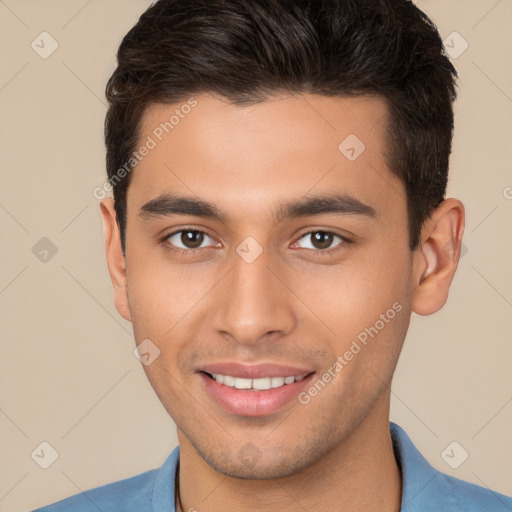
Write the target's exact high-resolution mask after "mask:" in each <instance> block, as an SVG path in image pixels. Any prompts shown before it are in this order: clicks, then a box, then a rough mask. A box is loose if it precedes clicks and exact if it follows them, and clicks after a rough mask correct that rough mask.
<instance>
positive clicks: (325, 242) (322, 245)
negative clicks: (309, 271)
mask: <svg viewBox="0 0 512 512" xmlns="http://www.w3.org/2000/svg"><path fill="white" fill-rule="evenodd" d="M308 238H309V240H310V242H309V243H306V245H305V246H301V247H302V248H304V249H312V250H313V251H317V252H329V251H328V249H332V248H333V247H332V244H333V242H334V241H335V240H336V239H338V240H339V243H337V244H336V245H335V246H334V248H337V247H338V246H340V245H348V244H350V243H351V241H350V240H349V239H348V238H345V237H343V236H341V235H337V234H336V233H332V232H331V231H322V230H317V231H310V232H309V233H305V234H304V235H302V236H301V237H300V238H299V241H297V242H296V243H297V244H298V243H299V242H300V240H308Z"/></svg>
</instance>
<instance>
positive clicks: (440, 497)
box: [390, 422, 512, 512]
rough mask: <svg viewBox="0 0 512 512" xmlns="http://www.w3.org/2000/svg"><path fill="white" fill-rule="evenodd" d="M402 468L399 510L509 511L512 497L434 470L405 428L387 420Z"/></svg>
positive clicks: (403, 511)
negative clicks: (400, 504) (400, 506)
mask: <svg viewBox="0 0 512 512" xmlns="http://www.w3.org/2000/svg"><path fill="white" fill-rule="evenodd" d="M390 432H391V438H392V441H393V449H394V452H395V457H396V459H397V462H398V463H399V465H400V469H401V471H402V485H403V489H402V508H401V512H454V511H459V510H460V511H464V512H512V498H511V497H508V496H505V495H504V494H501V493H498V492H496V491H493V490H492V489H488V488H487V487H483V486H480V485H476V484H473V483H470V482H466V481H465V480H461V479H459V478H456V477H453V476H450V475H447V474H445V473H443V472H441V471H439V470H437V469H435V468H434V467H433V466H432V465H431V464H430V463H429V462H428V461H427V460H426V459H425V457H424V456H423V455H422V454H421V453H420V452H419V451H418V449H417V448H416V446H415V445H414V444H413V442H412V441H411V439H410V438H409V436H408V435H407V433H406V432H405V430H403V429H402V428H401V427H400V426H398V425H397V424H395V423H393V422H390Z"/></svg>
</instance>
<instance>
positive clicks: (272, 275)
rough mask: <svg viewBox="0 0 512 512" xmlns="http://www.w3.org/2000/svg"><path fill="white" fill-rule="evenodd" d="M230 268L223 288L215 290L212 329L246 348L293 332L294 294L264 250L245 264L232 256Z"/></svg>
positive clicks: (240, 258) (239, 258)
mask: <svg viewBox="0 0 512 512" xmlns="http://www.w3.org/2000/svg"><path fill="white" fill-rule="evenodd" d="M233 259H234V261H233V267H232V269H231V271H230V272H229V273H228V275H227V276H226V278H225V279H223V280H222V286H219V287H216V288H217V291H216V297H215V299H214V301H213V302H214V304H215V306H214V308H215V310H214V313H213V326H214V328H215V329H216V331H217V332H219V333H222V334H224V335H226V334H227V335H230V336H231V337H232V338H234V339H236V340H237V341H238V343H241V344H245V345H249V344H255V343H258V341H261V340H262V338H264V337H266V336H268V335H269V334H271V333H272V334H273V335H275V336H277V335H278V334H277V333H279V335H286V334H289V333H290V332H292V330H293V329H294V326H295V316H294V313H293V310H292V307H293V297H294V296H293V293H292V292H291V290H290V289H289V288H288V286H287V283H286V278H285V276H284V275H283V274H282V272H280V271H279V266H277V265H273V264H272V262H271V261H270V258H269V257H268V256H267V253H266V251H265V250H264V251H263V252H262V254H261V255H260V256H259V257H258V258H257V259H256V260H255V261H253V262H251V263H248V262H247V261H245V260H244V259H243V258H242V257H240V256H238V254H236V253H235V255H234V258H233Z"/></svg>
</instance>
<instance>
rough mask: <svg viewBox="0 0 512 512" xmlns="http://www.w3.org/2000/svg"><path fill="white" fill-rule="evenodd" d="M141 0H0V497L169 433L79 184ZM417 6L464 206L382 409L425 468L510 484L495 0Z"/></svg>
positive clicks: (508, 305)
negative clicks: (435, 44) (457, 255)
mask: <svg viewBox="0 0 512 512" xmlns="http://www.w3.org/2000/svg"><path fill="white" fill-rule="evenodd" d="M148 5H149V2H148V1H143V0H138V1H134V0H131V1H127V0H122V1H121V0H110V1H101V2H100V1H99V0H92V1H91V0H89V1H87V0H83V1H70V0H68V1H46V0H44V1H42V0H39V1H22V0H20V1H14V0H4V1H1V0H0V38H1V40H0V48H1V50H0V51H1V62H2V66H1V70H0V108H1V120H0V144H1V146H0V150H1V166H2V171H3V172H2V176H1V188H0V226H1V233H0V236H1V240H2V245H1V247H2V249H3V250H2V259H1V273H0V307H1V340H2V357H1V360H0V372H1V373H0V385H1V387H0V393H1V394H0V428H1V433H2V434H1V459H0V460H1V461H2V467H1V473H0V510H1V511H11V512H17V511H25V510H30V509H32V508H35V507H36V506H40V505H43V504H47V503H50V502H53V501H56V500H58V499H61V498H63V497H65V496H68V495H71V494H74V493H77V492H79V491H80V490H85V489H88V488H91V487H94V486H98V485H100V484H104V483H107V482H112V481H115V480H119V479H121V478H125V477H128V476H131V475H134V474H137V473H140V472H142V471H145V470H147V469H150V468H153V467H157V466H160V465H161V464H162V462H163V460H164V459H165V457H166V456H167V455H168V453H169V452H170V450H171V449H172V448H173V447H174V446H175V445H176V444H177V440H176V435H175V427H174V424H173V422H172V420H171V419H170V418H169V417H168V416H167V414H166V412H165V411H164V409H163V407H162V406H161V405H160V402H159V401H158V399H157V398H156V396H155V395H154V393H153V391H152V389H151V388H150V386H149V384H148V383H147V381H146V378H145V376H144V373H143V371H142V369H141V367H140V363H139V362H138V361H137V360H136V359H135V357H134V356H133V353H132V351H133V348H134V340H133V337H132V331H131V326H130V324H129V323H127V322H126V321H124V320H123V319H122V318H121V317H120V316H119V315H118V314H117V312H116V310H115V308H114V305H113V300H112V299H113V294H112V289H111V284H110V279H109V276H108V272H107V267H106V263H105V257H104V252H103V239H102V236H103V230H102V224H101V218H100V212H99V207H98V201H97V200H96V199H95V198H94V197H93V194H92V191H93V189H94V188H95V187H97V186H101V184H102V183H103V181H104V148H103V139H102V136H103V132H102V129H103V120H104V115H105V110H106V105H105V101H104V87H105V83H106V80H107V78H108V76H109V75H110V73H111V72H112V71H113V69H114V64H115V61H114V52H115V51H116V50H117V46H118V44H119V43H120V40H121V38H122V36H123V35H124V34H125V32H126V31H127V30H128V29H129V28H130V27H131V26H132V25H133V24H134V23H135V21H136V19H137V17H138V16H139V15H140V14H141V13H142V12H143V11H144V10H145V8H146V7H147V6H148ZM418 5H419V6H420V8H422V9H424V10H425V11H426V12H427V14H429V15H430V16H431V17H432V18H433V19H434V21H435V22H436V23H437V25H438V28H439V31H440V33H441V36H442V37H443V39H444V38H447V37H448V36H449V35H450V34H452V32H454V31H456V32H458V33H459V34H460V35H461V36H462V37H463V38H464V40H466V41H467V42H468V44H469V47H468V48H467V50H466V51H465V52H464V53H462V54H461V55H460V56H458V57H457V58H456V59H453V60H454V63H455V65H456V67H457V69H458V71H459V73H460V82H459V85H460V90H459V100H458V103H457V106H456V135H455V140H454V152H453V155H452V160H451V180H450V185H449V196H454V197H458V198H460V199H461V200H462V201H463V202H464V204H465V205H466V208H467V227H466V234H465V239H464V243H465V245H466V246H467V253H466V254H465V255H464V256H463V258H462V260H461V263H460V267H459V271H458V274H457V275H456V278H455V281H454V284H453V286H452V291H451V295H450V298H449V301H448V303H447V305H446V306H445V308H444V309H443V310H442V311H441V312H439V313H438V314H436V315H434V316H432V317H419V316H414V317H413V319H412V325H411V328H410V331H409V334H408V336H407V340H406V344H405V348H404V351H403V353H402V356H401V359H400V361H399V365H398V369H397V373H396V375H395V379H394V383H393V395H392V414H391V419H392V420H394V421H396V422H398V423H399V424H400V425H402V426H403V427H404V428H405V429H406V431H407V432H408V433H409V435H410V437H411V438H412V439H413V441H414V442H415V443H416V445H417V447H418V448H419V449H420V451H421V452H422V453H423V454H424V455H425V456H426V458H427V459H428V460H429V461H430V462H431V464H432V465H434V466H435V467H436V468H439V469H440V470H442V471H445V472H446V473H449V474H452V475H456V476H458V477H460V478H463V479H466V480H469V481H471V482H475V483H477V484H480V485H485V486H489V487H491V488H493V489H495V490H498V491H500V492H502V493H505V494H509V495H510V494H512V428H511V427H512V371H511V362H512V343H511V338H512V335H511V332H512V267H511V264H510V262H511V261H512V236H511V233H512V229H511V227H512V226H511V224H512V223H511V219H512V199H510V197H512V188H510V187H512V172H511V162H512V67H511V65H510V64H511V58H510V54H511V50H512V32H511V31H510V26H511V24H512V2H511V1H510V0H501V1H496V0H480V1H469V0H460V1H455V0H450V1H446V0H435V1H434V0H421V1H418ZM43 31H46V32H49V33H50V34H51V36H52V37H53V38H54V39H55V40H56V41H57V42H58V45H59V46H58V49H57V50H56V51H55V52H54V53H53V54H52V55H51V56H50V57H49V58H47V59H42V58H41V57H40V56H39V55H38V54H37V53H36V52H35V51H34V50H33V49H32V48H31V43H32V41H33V40H34V39H36V37H37V36H38V35H39V34H40V33H41V32H43ZM449 40H450V39H449ZM453 44H455V45H458V46H455V49H458V48H459V49H460V48H461V46H460V41H459V42H455V43H453ZM507 187H509V188H507ZM507 196H508V199H507ZM42 237H47V238H49V239H50V240H51V241H52V242H53V244H54V245H55V246H56V248H57V253H56V254H55V255H54V256H53V257H51V258H50V257H48V261H47V262H46V263H43V262H42V261H40V260H39V259H38V258H37V257H36V256H35V255H34V254H33V252H32V248H33V246H34V245H35V244H36V243H37V242H38V241H39V240H40V239H41V238H42ZM42 441H46V442H48V443H50V444H51V445H52V446H53V447H54V448H55V450H56V451H57V452H58V458H57V460H56V461H55V462H54V463H53V464H52V465H51V466H50V467H49V468H48V469H46V470H45V469H42V468H41V467H39V465H37V464H36V462H34V460H33V459H32V458H31V453H32V452H33V451H34V450H35V449H36V447H38V446H39V444H40V443H41V442H42ZM452 441H457V442H458V443H459V444H460V445H461V446H462V447H463V448H464V449H465V450H466V451H467V452H468V453H469V458H468V459H467V460H466V461H465V462H464V463H463V464H462V465H461V466H460V467H459V468H458V469H456V470H453V469H451V468H450V467H449V466H448V465H447V464H446V463H445V461H444V460H443V458H442V457H441V453H442V451H443V450H444V449H445V448H446V447H447V446H448V445H449V444H450V443H451V442H452Z"/></svg>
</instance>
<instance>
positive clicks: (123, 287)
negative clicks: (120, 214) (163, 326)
mask: <svg viewBox="0 0 512 512" xmlns="http://www.w3.org/2000/svg"><path fill="white" fill-rule="evenodd" d="M100 209H101V216H102V217H103V233H104V236H105V253H106V256H107V265H108V271H109V273H110V279H111V280H112V284H113V285H114V304H115V306H116V309H117V311H118V312H119V314H120V315H121V316H122V317H123V318H124V319H126V320H128V321H129V322H131V320H132V318H131V313H130V307H129V304H128V293H127V281H126V261H125V257H124V254H123V251H122V248H121V233H120V230H119V226H118V224H117V215H116V211H115V209H114V200H113V199H112V198H111V197H108V198H106V199H103V200H102V201H101V202H100Z"/></svg>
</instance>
